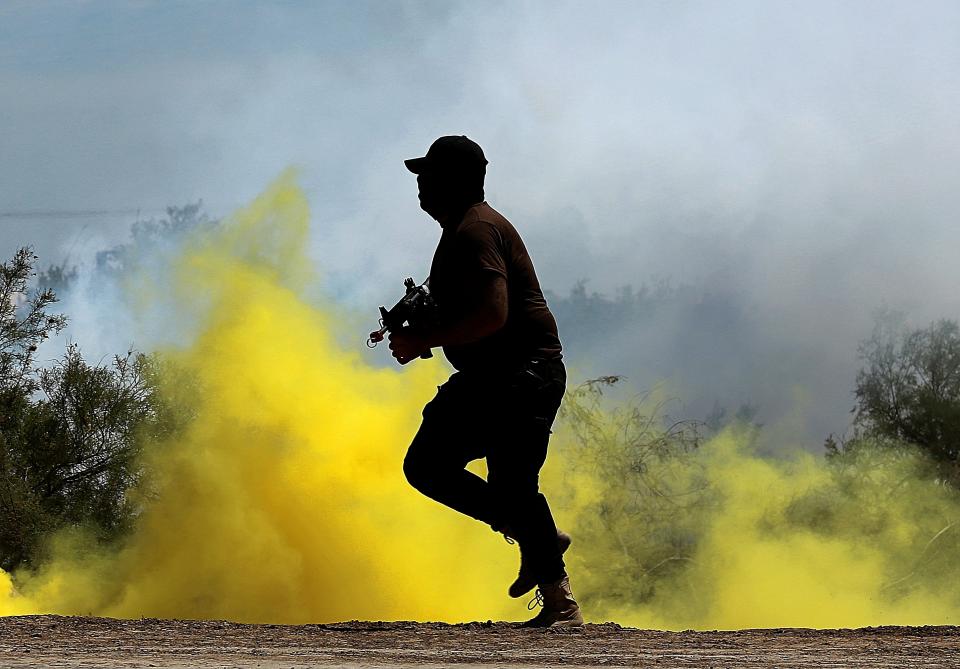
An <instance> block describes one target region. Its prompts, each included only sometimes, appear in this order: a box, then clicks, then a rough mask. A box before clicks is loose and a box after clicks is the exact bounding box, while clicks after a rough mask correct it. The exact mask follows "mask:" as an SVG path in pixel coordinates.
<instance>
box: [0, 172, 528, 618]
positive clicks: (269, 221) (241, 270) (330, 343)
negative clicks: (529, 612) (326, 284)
mask: <svg viewBox="0 0 960 669" xmlns="http://www.w3.org/2000/svg"><path fill="white" fill-rule="evenodd" d="M308 218H309V216H308V210H307V204H306V201H305V199H304V196H303V195H302V193H301V192H300V190H299V189H298V188H297V187H296V186H295V184H294V182H293V179H292V177H291V176H290V175H286V176H284V177H283V178H281V179H280V180H279V181H278V182H277V183H276V184H274V185H273V186H272V187H271V188H270V189H269V190H267V191H266V192H265V193H264V194H263V195H262V196H261V197H260V198H258V199H257V200H256V201H255V202H254V203H253V204H252V205H251V206H250V207H249V208H247V209H246V210H244V211H241V212H239V213H238V214H237V215H235V216H234V217H232V220H230V221H228V222H227V223H226V224H225V225H223V226H222V230H220V231H219V232H217V233H215V234H214V235H212V236H208V237H206V238H203V239H199V240H196V241H195V242H194V243H192V244H191V245H189V246H188V248H187V249H186V251H185V252H184V253H183V254H182V256H181V257H180V258H179V259H178V262H177V263H176V268H175V269H176V272H175V282H174V283H173V285H170V286H166V287H160V290H157V289H156V286H154V287H152V288H151V290H152V291H153V294H159V293H162V292H164V290H166V291H168V292H169V293H170V294H172V295H173V296H174V297H175V299H177V300H179V301H180V308H181V311H182V312H185V313H189V314H191V315H193V316H195V317H196V318H197V319H198V324H197V326H196V327H197V334H196V337H195V339H194V341H193V342H192V343H191V345H189V346H188V347H186V348H184V349H182V350H170V351H166V352H165V354H166V355H167V356H169V357H170V358H172V359H173V361H174V362H175V363H176V365H177V366H178V367H179V368H181V369H187V370H189V372H190V373H191V374H192V376H193V378H194V380H195V382H196V384H197V386H198V387H199V388H201V389H202V391H201V392H200V393H199V395H198V397H196V398H195V401H196V406H195V410H196V417H195V419H194V420H193V421H192V422H191V423H190V425H189V428H188V429H187V432H186V434H185V435H183V436H181V437H180V438H178V440H177V441H176V442H175V443H167V444H152V445H151V447H150V450H149V456H148V462H149V466H148V470H149V471H151V472H153V477H152V485H154V486H155V487H156V488H157V498H156V500H155V501H154V502H152V503H150V504H149V505H148V506H147V508H146V511H145V513H144V514H143V516H142V517H141V518H140V519H139V521H138V524H137V528H136V530H135V532H134V533H133V535H132V537H131V538H130V540H129V541H128V542H127V544H126V545H125V546H124V547H123V548H122V550H120V551H119V552H116V553H105V554H104V553H98V552H96V551H94V550H91V549H90V548H89V546H87V545H86V544H85V543H84V542H83V540H82V539H77V538H76V537H72V536H70V535H64V536H62V537H60V538H59V543H58V549H57V550H56V551H55V553H56V554H57V555H58V557H57V558H56V559H55V560H53V561H52V562H51V563H49V564H47V565H46V566H45V567H44V568H43V569H42V570H41V571H40V573H39V574H37V575H35V576H33V577H32V578H25V579H24V581H23V583H22V586H21V588H20V591H21V593H22V594H21V595H20V596H8V597H6V598H5V599H4V598H3V596H4V595H5V594H6V593H7V592H8V591H9V590H10V586H9V582H8V581H9V579H8V577H7V575H6V574H3V573H2V572H0V614H15V613H25V612H30V613H63V614H88V613H92V614H98V615H107V616H120V617H136V616H173V617H191V618H229V619H233V620H240V621H270V622H307V621H330V620H341V619H351V618H366V619H397V618H417V619H427V618H429V619H439V620H462V619H478V618H483V619H484V620H485V619H487V618H489V617H491V616H492V617H494V618H503V617H516V616H517V615H519V612H518V610H517V609H518V606H517V602H513V601H511V600H509V599H508V598H507V597H506V595H505V590H506V586H507V584H509V582H510V580H511V575H512V574H513V573H514V572H515V570H516V561H517V556H516V554H515V548H511V547H510V546H508V545H506V544H505V543H504V542H503V541H502V539H499V540H498V536H497V535H494V534H493V532H491V531H490V530H489V528H487V529H486V530H484V527H485V526H482V525H480V524H479V523H477V522H476V521H473V520H469V519H465V518H462V517H460V516H458V515H457V514H455V513H452V512H450V511H448V510H446V509H444V508H443V507H441V506H439V505H437V504H436V503H434V502H432V501H430V500H428V499H426V498H423V497H422V496H421V495H419V493H417V492H415V491H414V490H412V489H410V488H409V486H408V485H407V484H406V481H405V480H404V479H403V474H402V471H401V464H402V459H403V455H404V452H405V449H406V446H407V444H408V443H409V441H410V439H411V438H412V436H413V434H414V433H415V431H416V428H417V426H418V425H419V417H420V410H421V408H422V406H423V404H424V403H425V402H426V401H427V400H428V399H430V397H431V396H432V394H433V393H434V392H435V391H436V385H437V384H438V383H440V382H441V381H442V379H443V378H444V374H445V372H444V369H443V368H442V366H441V364H440V363H438V362H429V363H425V362H418V364H413V365H409V366H407V367H405V368H402V369H382V368H375V367H373V366H371V365H370V364H369V363H368V361H367V360H365V357H364V356H371V355H373V354H372V353H368V350H367V349H366V348H365V347H363V346H362V337H356V341H357V344H358V345H357V346H356V347H355V349H353V350H344V349H343V348H341V347H340V346H339V345H338V344H337V343H336V341H335V336H334V335H335V333H336V327H335V324H334V322H332V316H331V310H324V309H318V308H316V307H315V306H314V305H313V304H310V303H308V302H307V301H305V300H304V298H303V297H302V295H303V293H304V291H305V289H306V288H308V287H309V284H310V280H311V276H310V271H309V266H308V264H307V262H306V259H305V255H304V249H305V246H306V241H307V232H308ZM147 283H148V282H147ZM147 287H148V288H150V287H149V286H147ZM376 354H377V355H379V356H385V355H386V352H385V351H384V350H379V351H377V352H376ZM175 390H176V389H171V391H175ZM519 609H520V610H521V611H523V612H524V613H525V612H526V611H525V609H524V607H523V606H520V607H519Z"/></svg>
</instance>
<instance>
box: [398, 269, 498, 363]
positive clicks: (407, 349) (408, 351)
mask: <svg viewBox="0 0 960 669" xmlns="http://www.w3.org/2000/svg"><path fill="white" fill-rule="evenodd" d="M471 292H472V293H473V296H474V297H473V299H472V300H470V303H469V306H467V307H466V308H464V309H462V310H460V314H462V315H461V316H460V317H458V318H456V319H454V320H451V321H446V322H443V321H441V323H440V324H438V325H437V326H436V327H433V328H431V329H429V330H425V331H419V330H417V329H414V328H403V329H402V330H400V331H399V332H396V333H394V334H392V335H391V336H390V350H391V351H393V357H395V358H396V359H397V360H398V361H399V362H400V364H406V363H407V362H408V361H410V360H412V359H413V358H415V357H418V356H419V355H420V354H421V353H423V352H424V351H426V350H427V349H431V348H434V347H437V346H457V345H460V344H469V343H470V342H474V341H477V340H478V339H483V338H484V337H487V336H489V335H491V334H493V333H494V332H496V331H497V330H499V329H500V328H502V327H503V326H504V324H505V323H506V322H507V304H508V299H507V280H506V279H505V278H504V277H503V276H502V275H500V274H499V273H496V272H491V271H484V272H482V274H481V277H480V279H479V281H478V284H477V285H476V286H475V289H474V290H473V291H471Z"/></svg>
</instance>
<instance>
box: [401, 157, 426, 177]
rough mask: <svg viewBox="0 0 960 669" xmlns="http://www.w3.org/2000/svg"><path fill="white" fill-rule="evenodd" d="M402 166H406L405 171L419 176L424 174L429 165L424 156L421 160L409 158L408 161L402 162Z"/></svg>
mask: <svg viewBox="0 0 960 669" xmlns="http://www.w3.org/2000/svg"><path fill="white" fill-rule="evenodd" d="M403 164H404V165H406V166H407V169H408V170H410V171H411V172H413V173H414V174H420V173H422V172H426V171H427V168H428V167H429V163H427V158H426V156H424V157H423V158H410V159H408V160H404V161H403Z"/></svg>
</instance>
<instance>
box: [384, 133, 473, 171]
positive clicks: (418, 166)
mask: <svg viewBox="0 0 960 669" xmlns="http://www.w3.org/2000/svg"><path fill="white" fill-rule="evenodd" d="M403 164H404V165H406V166H407V169H408V170H410V171H411V172H413V173H414V174H421V173H423V172H432V171H435V170H446V169H458V168H460V169H462V168H464V167H482V166H484V165H486V164H487V159H486V157H484V155H483V149H481V148H480V145H479V144H477V143H476V142H474V141H473V140H472V139H470V138H468V137H467V136H466V135H447V136H445V137H441V138H440V139H438V140H437V141H435V142H434V143H433V144H431V145H430V148H429V149H427V155H425V156H423V157H422V158H410V159H409V160H404V161H403Z"/></svg>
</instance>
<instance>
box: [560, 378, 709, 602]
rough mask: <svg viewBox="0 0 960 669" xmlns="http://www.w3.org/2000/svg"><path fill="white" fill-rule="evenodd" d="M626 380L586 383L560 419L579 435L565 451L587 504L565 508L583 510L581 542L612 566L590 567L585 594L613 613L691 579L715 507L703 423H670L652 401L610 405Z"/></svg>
mask: <svg viewBox="0 0 960 669" xmlns="http://www.w3.org/2000/svg"><path fill="white" fill-rule="evenodd" d="M618 380H619V377H616V376H608V377H602V378H599V379H594V380H592V381H587V382H586V383H583V384H581V385H580V386H578V387H577V388H574V389H572V390H570V391H569V392H568V393H567V396H566V397H565V399H564V403H563V406H562V407H561V411H560V420H561V421H562V422H563V424H564V426H565V427H567V429H568V430H569V432H570V434H571V435H572V437H573V439H572V440H570V441H567V442H563V443H562V444H561V445H560V446H559V447H560V448H563V449H564V454H563V456H564V457H563V461H564V463H565V467H566V468H567V469H569V470H570V472H572V473H571V474H570V475H569V476H568V481H567V483H568V485H567V486H564V487H563V488H564V489H566V490H567V491H568V492H569V491H574V494H575V496H577V497H579V498H578V499H573V500H570V501H567V502H566V503H565V504H564V506H568V505H569V506H573V507H574V508H576V510H577V513H576V519H577V525H576V527H574V528H573V529H572V532H573V533H574V534H575V536H576V537H577V542H578V544H579V545H581V546H588V547H589V549H588V553H587V554H588V555H590V556H591V557H596V556H603V560H602V565H601V564H597V562H596V560H591V562H592V564H584V565H580V567H581V568H582V569H578V574H580V576H579V580H578V588H579V590H578V591H579V592H581V593H582V595H583V597H584V602H585V603H586V604H587V605H596V606H598V607H600V606H603V607H604V608H608V607H614V608H615V607H616V606H617V605H619V604H624V605H626V604H631V603H632V604H636V603H638V602H644V601H647V600H649V599H651V598H652V597H654V596H655V595H656V589H657V586H658V584H659V583H662V582H663V581H664V579H668V578H670V577H671V575H672V574H675V573H677V572H679V571H681V570H682V569H683V568H684V567H685V565H686V563H687V562H689V561H690V559H691V558H692V555H693V553H694V550H695V548H696V538H697V536H698V535H699V534H700V526H699V524H700V522H701V519H702V517H703V514H702V510H703V507H704V505H707V504H710V503H711V502H710V495H709V490H708V488H707V485H706V479H705V476H704V475H703V471H702V469H701V465H700V463H699V462H698V460H697V458H696V454H695V452H696V450H697V448H698V447H699V445H700V443H701V440H702V436H701V429H702V427H703V426H702V424H700V423H697V422H692V421H679V422H669V421H664V418H663V408H664V407H663V404H662V403H661V404H653V405H652V406H651V398H650V396H649V395H648V396H644V397H641V398H639V400H638V401H637V402H636V403H634V404H631V405H628V406H620V407H609V406H607V405H606V403H605V402H604V397H603V394H604V389H605V388H608V387H609V386H611V385H612V384H614V383H616V382H617V381H618ZM591 489H592V490H591ZM581 554H583V553H581ZM612 575H616V576H617V578H611V576H612Z"/></svg>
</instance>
